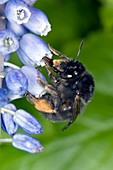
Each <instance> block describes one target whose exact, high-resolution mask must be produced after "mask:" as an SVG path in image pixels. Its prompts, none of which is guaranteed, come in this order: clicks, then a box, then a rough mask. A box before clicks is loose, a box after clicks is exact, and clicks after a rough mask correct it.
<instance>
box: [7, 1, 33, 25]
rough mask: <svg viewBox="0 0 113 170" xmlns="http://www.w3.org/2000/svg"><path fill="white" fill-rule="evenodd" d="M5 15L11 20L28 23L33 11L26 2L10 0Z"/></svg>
mask: <svg viewBox="0 0 113 170" xmlns="http://www.w3.org/2000/svg"><path fill="white" fill-rule="evenodd" d="M5 15H6V17H7V19H8V20H9V21H10V22H16V23H17V24H23V23H27V22H28V21H29V18H30V16H31V12H30V10H29V7H28V5H27V4H26V3H24V2H23V1H20V0H10V1H9V2H8V3H7V4H6V7H5Z"/></svg>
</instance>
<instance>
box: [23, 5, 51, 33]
mask: <svg viewBox="0 0 113 170" xmlns="http://www.w3.org/2000/svg"><path fill="white" fill-rule="evenodd" d="M29 9H30V12H31V17H30V18H29V21H28V22H26V23H25V24H24V26H25V27H26V28H27V29H29V30H30V31H32V32H33V33H35V34H37V35H41V36H43V35H44V36H46V35H47V34H48V32H49V31H51V25H50V23H49V21H48V18H47V16H46V15H45V13H44V12H42V11H41V10H39V9H36V8H29Z"/></svg>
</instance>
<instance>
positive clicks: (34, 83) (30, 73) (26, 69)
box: [21, 66, 46, 98]
mask: <svg viewBox="0 0 113 170" xmlns="http://www.w3.org/2000/svg"><path fill="white" fill-rule="evenodd" d="M21 71H22V72H23V73H24V74H25V76H26V77H27V79H28V91H29V92H30V93H31V94H32V95H33V96H35V97H36V98H39V97H41V96H42V95H43V94H45V93H46V90H45V89H44V87H42V86H41V84H40V83H38V80H37V75H38V74H40V77H41V78H42V79H43V80H46V79H45V77H44V76H43V74H41V73H38V72H39V71H38V70H37V69H36V68H34V67H32V66H23V67H22V68H21Z"/></svg>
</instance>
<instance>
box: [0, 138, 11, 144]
mask: <svg viewBox="0 0 113 170" xmlns="http://www.w3.org/2000/svg"><path fill="white" fill-rule="evenodd" d="M11 142H12V139H11V138H0V143H11Z"/></svg>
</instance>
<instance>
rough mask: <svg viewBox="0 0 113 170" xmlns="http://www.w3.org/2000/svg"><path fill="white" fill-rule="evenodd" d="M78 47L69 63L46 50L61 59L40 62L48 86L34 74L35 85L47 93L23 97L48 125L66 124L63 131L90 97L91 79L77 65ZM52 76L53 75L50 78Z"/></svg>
mask: <svg viewBox="0 0 113 170" xmlns="http://www.w3.org/2000/svg"><path fill="white" fill-rule="evenodd" d="M82 44H83V41H82V42H81V44H80V47H79V50H78V55H77V59H76V60H72V59H70V58H68V57H67V56H65V55H63V54H61V53H60V52H59V51H57V50H55V49H54V48H52V47H51V46H49V48H50V50H51V51H52V52H53V53H54V54H55V55H57V56H59V57H60V58H61V59H50V58H48V57H47V56H45V57H44V58H43V60H44V61H45V64H46V69H47V71H48V76H49V77H50V80H51V82H50V83H48V82H46V81H44V80H43V79H41V77H40V75H39V74H38V76H37V79H38V82H40V84H41V85H42V86H43V87H44V88H45V89H46V91H47V93H46V94H45V95H43V96H42V97H40V98H36V97H34V96H33V95H32V94H30V93H29V92H28V93H27V95H26V96H27V98H28V100H29V101H30V102H31V103H33V104H34V105H35V107H36V109H37V110H39V111H40V112H41V113H43V115H44V116H46V117H47V118H48V119H50V120H52V121H66V120H69V122H68V124H67V125H66V126H65V127H64V128H63V130H65V129H67V128H68V127H69V126H70V125H71V124H72V123H73V122H74V121H75V119H76V118H77V116H78V114H80V113H81V111H82V109H83V108H84V107H85V106H86V104H87V103H88V102H89V101H90V99H91V97H92V96H93V93H94V80H93V76H92V75H91V74H90V73H89V72H88V71H87V70H86V68H85V67H84V65H83V64H82V63H81V62H79V61H78V56H79V53H80V50H81V47H82ZM53 72H55V73H56V74H55V75H54V74H53Z"/></svg>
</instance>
